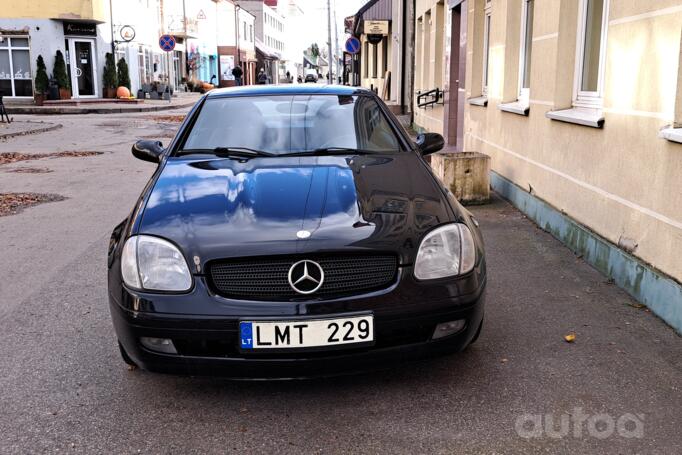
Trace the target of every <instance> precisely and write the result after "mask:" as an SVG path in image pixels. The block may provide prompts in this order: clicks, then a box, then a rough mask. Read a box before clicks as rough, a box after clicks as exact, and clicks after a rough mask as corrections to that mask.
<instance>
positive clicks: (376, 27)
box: [364, 21, 388, 35]
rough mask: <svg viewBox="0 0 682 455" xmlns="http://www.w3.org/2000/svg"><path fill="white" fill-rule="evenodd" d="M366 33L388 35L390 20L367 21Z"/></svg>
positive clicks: (365, 24)
mask: <svg viewBox="0 0 682 455" xmlns="http://www.w3.org/2000/svg"><path fill="white" fill-rule="evenodd" d="M364 29H365V34H367V35H388V21H365V23H364Z"/></svg>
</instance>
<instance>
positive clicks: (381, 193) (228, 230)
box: [138, 152, 453, 270]
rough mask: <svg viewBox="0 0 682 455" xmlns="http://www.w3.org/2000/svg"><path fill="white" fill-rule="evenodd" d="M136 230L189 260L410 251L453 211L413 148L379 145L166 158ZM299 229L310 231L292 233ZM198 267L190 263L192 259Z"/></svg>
mask: <svg viewBox="0 0 682 455" xmlns="http://www.w3.org/2000/svg"><path fill="white" fill-rule="evenodd" d="M141 216H142V218H141V220H140V223H139V227H138V233H140V234H150V235H156V236H160V237H163V238H166V239H168V240H170V241H172V242H174V243H176V244H177V245H178V246H179V247H180V248H181V249H182V251H183V252H184V254H185V256H186V257H187V260H188V262H189V264H190V265H192V267H195V265H198V266H199V267H201V266H202V265H203V264H205V263H206V262H208V261H210V260H213V259H220V258H230V257H244V256H261V255H277V254H304V253H312V252H330V251H339V250H343V251H354V250H356V251H367V250H373V251H382V252H394V253H396V254H398V255H399V258H400V261H401V263H403V264H406V263H411V262H412V261H413V260H414V256H415V254H416V250H417V248H418V247H419V241H420V239H421V238H422V236H423V235H424V233H425V232H426V231H427V230H429V229H431V228H432V227H434V226H436V225H439V224H442V223H444V222H447V221H449V220H451V219H452V217H453V214H452V211H451V210H450V208H449V205H448V203H447V202H446V199H445V196H444V195H443V192H442V190H441V188H439V187H438V185H437V183H436V181H435V179H434V178H433V177H432V175H430V172H429V171H428V169H427V168H426V166H425V165H424V164H423V163H422V162H420V159H419V157H417V156H416V155H415V154H414V153H412V152H404V153H399V154H387V155H359V156H309V157H290V158H267V157H264V158H255V159H250V160H248V161H243V162H240V161H238V160H232V159H228V158H212V159H210V160H206V159H197V157H196V156H194V157H192V156H188V157H183V158H171V159H169V160H167V161H166V163H165V164H164V167H163V169H162V170H161V172H160V175H159V176H158V178H157V180H156V182H155V184H154V186H153V188H152V189H151V194H149V197H148V199H147V203H146V207H145V209H144V211H143V212H142V215H141ZM299 231H308V232H309V233H310V235H309V236H308V237H307V238H299V235H300V234H298V233H299ZM197 270H198V268H197Z"/></svg>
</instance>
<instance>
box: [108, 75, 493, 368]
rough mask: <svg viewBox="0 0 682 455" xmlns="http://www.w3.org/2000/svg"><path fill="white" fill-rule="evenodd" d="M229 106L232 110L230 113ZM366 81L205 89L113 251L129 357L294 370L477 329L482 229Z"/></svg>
mask: <svg viewBox="0 0 682 455" xmlns="http://www.w3.org/2000/svg"><path fill="white" fill-rule="evenodd" d="M234 113H239V115H233V114H234ZM442 147H443V138H442V137H441V136H440V135H438V134H431V133H429V134H423V135H420V136H419V137H418V138H417V140H416V142H413V141H412V140H411V139H410V136H408V135H407V133H406V132H405V131H404V129H403V128H402V127H401V126H400V124H399V123H398V121H397V120H396V118H395V117H394V116H393V114H391V112H390V111H389V110H388V108H387V107H386V106H385V104H384V103H383V102H382V101H381V100H380V99H379V98H378V97H377V96H376V95H375V94H374V93H373V92H371V91H369V90H365V89H359V88H355V87H345V86H333V85H314V86H306V85H293V86H292V85H286V86H242V87H234V88H229V89H218V90H213V91H211V92H209V93H207V94H206V95H204V96H203V97H202V98H201V100H199V101H198V102H197V104H196V105H195V106H194V108H193V109H192V110H191V111H190V113H189V114H188V115H187V117H186V119H185V120H184V123H183V124H182V125H181V127H180V129H179V131H178V133H177V135H176V136H175V138H174V139H173V140H172V141H171V143H170V145H169V146H168V147H163V145H162V144H161V143H160V142H155V141H139V142H137V143H136V144H135V145H134V146H133V148H132V153H133V155H134V156H136V157H137V158H139V159H141V160H144V161H150V162H153V163H155V164H156V165H157V169H156V171H155V172H154V175H153V176H152V177H151V179H150V181H149V183H148V184H147V185H146V187H145V188H144V190H143V191H142V194H141V195H140V198H139V200H138V201H137V203H136V204H135V206H134V208H133V210H132V212H131V214H130V215H129V217H128V218H126V219H125V220H124V221H122V222H121V223H120V224H119V225H118V226H117V227H116V228H115V229H114V231H113V233H112V235H111V241H110V243H109V251H108V287H109V307H110V311H111V316H112V320H113V324H114V328H115V331H116V334H117V336H118V340H119V347H120V351H121V354H122V356H123V359H124V360H125V361H126V362H127V363H129V364H132V365H137V366H139V367H141V368H143V369H146V370H150V371H155V372H167V373H186V374H216V375H223V376H228V377H233V378H301V377H315V376H327V375H336V374H347V373H353V372H357V371H364V370H367V369H374V368H380V367H388V366H392V365H395V364H396V363H398V362H402V361H405V360H408V359H424V358H426V357H430V356H435V355H440V354H446V353H452V352H457V351H461V350H463V349H464V348H466V347H467V346H468V345H469V344H471V343H473V342H474V341H475V340H476V339H477V338H478V336H479V333H480V331H481V327H482V324H483V313H484V301H485V285H486V267H485V256H484V249H483V240H482V237H481V233H480V231H479V228H478V223H477V222H476V220H475V219H474V218H473V217H472V215H471V214H470V213H469V212H468V211H467V210H466V209H464V208H463V207H462V206H460V204H459V203H458V202H457V200H456V199H455V198H454V196H453V195H452V193H450V192H449V191H448V189H447V188H445V187H444V186H443V185H442V184H441V183H440V181H439V180H438V179H437V178H436V177H435V176H434V174H433V173H432V171H431V168H430V167H429V165H428V164H427V163H426V161H425V160H424V155H428V154H430V153H434V152H437V151H438V150H440V149H441V148H442Z"/></svg>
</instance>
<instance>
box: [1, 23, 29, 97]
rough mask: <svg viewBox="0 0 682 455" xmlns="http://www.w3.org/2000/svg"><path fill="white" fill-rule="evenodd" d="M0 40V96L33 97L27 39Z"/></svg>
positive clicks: (8, 38)
mask: <svg viewBox="0 0 682 455" xmlns="http://www.w3.org/2000/svg"><path fill="white" fill-rule="evenodd" d="M0 39H2V41H0V94H1V95H3V96H33V78H32V77H31V57H30V55H29V43H28V37H25V36H24V37H12V36H10V37H7V36H4V37H0Z"/></svg>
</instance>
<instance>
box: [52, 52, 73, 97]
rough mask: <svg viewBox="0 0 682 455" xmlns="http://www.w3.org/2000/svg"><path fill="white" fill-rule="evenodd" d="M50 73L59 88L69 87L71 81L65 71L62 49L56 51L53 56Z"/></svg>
mask: <svg viewBox="0 0 682 455" xmlns="http://www.w3.org/2000/svg"><path fill="white" fill-rule="evenodd" d="M52 75H53V76H54V78H55V80H56V81H57V85H58V86H59V88H69V89H70V88H71V82H69V75H68V74H67V73H66V62H65V61H64V54H62V51H57V54H56V55H55V57H54V68H53V69H52Z"/></svg>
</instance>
